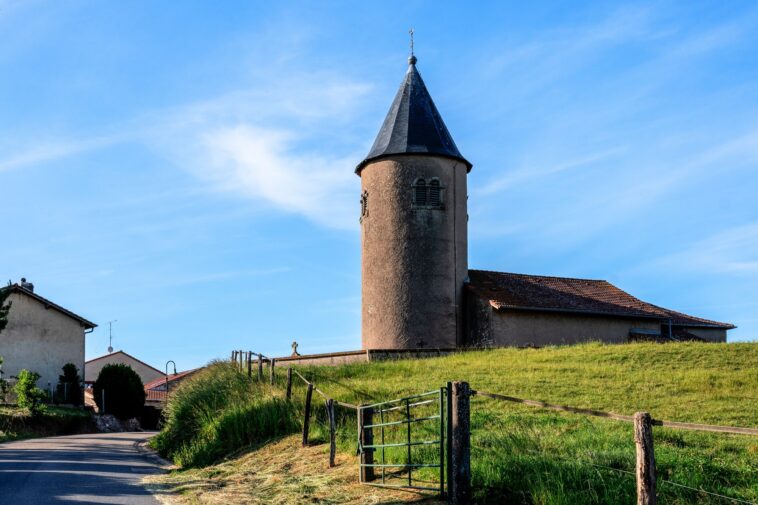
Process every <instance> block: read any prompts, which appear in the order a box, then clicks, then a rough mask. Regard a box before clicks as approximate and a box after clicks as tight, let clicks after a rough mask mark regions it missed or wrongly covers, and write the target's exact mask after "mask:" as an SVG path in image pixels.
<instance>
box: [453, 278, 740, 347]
mask: <svg viewBox="0 0 758 505" xmlns="http://www.w3.org/2000/svg"><path fill="white" fill-rule="evenodd" d="M465 293H466V308H467V313H466V317H465V323H466V324H465V326H466V345H467V346H469V347H502V346H538V347H539V346H543V345H554V344H575V343H579V342H591V341H601V342H607V343H623V342H629V341H634V340H655V341H678V340H698V341H705V342H726V331H727V330H730V329H732V328H734V325H731V324H728V323H720V322H718V321H711V320H708V319H703V318H700V317H695V316H690V315H687V314H683V313H681V312H676V311H674V310H669V309H665V308H663V307H659V306H657V305H653V304H651V303H647V302H645V301H642V300H640V299H638V298H635V297H634V296H632V295H630V294H629V293H627V292H625V291H622V290H621V289H619V288H617V287H616V286H614V285H613V284H611V283H609V282H608V281H603V280H590V279H572V278H565V277H548V276H542V275H526V274H513V273H505V272H488V271H483V270H469V282H468V283H467V284H466V287H465Z"/></svg>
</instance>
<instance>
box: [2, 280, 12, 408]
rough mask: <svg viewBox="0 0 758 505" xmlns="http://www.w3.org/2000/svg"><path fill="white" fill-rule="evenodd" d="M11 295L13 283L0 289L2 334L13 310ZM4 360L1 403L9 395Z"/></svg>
mask: <svg viewBox="0 0 758 505" xmlns="http://www.w3.org/2000/svg"><path fill="white" fill-rule="evenodd" d="M10 295H11V283H10V281H8V286H6V287H4V288H0V333H2V332H3V330H4V329H5V327H6V326H8V312H10V310H11V302H8V303H5V302H7V301H8V297H9V296H10ZM2 367H3V358H2V356H0V401H3V402H4V401H5V395H6V393H8V382H7V381H6V380H5V379H3V373H2Z"/></svg>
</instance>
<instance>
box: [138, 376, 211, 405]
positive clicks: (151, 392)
mask: <svg viewBox="0 0 758 505" xmlns="http://www.w3.org/2000/svg"><path fill="white" fill-rule="evenodd" d="M200 370H202V368H193V369H192V370H185V371H184V372H179V373H175V374H169V375H168V377H166V376H164V377H163V378H162V379H155V380H154V381H152V382H148V383H145V402H146V403H147V404H151V405H152V404H153V403H158V404H163V403H165V401H166V398H167V397H168V394H167V393H168V392H171V391H173V390H174V388H176V387H178V386H179V384H180V383H181V382H182V381H184V380H186V379H189V378H190V377H192V376H193V375H195V374H196V373H197V372H199V371H200Z"/></svg>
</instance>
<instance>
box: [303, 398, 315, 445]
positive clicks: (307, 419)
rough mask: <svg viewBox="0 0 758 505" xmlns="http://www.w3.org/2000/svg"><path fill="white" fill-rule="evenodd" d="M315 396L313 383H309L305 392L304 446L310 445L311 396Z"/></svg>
mask: <svg viewBox="0 0 758 505" xmlns="http://www.w3.org/2000/svg"><path fill="white" fill-rule="evenodd" d="M312 397H313V384H311V383H308V390H307V391H306V393H305V419H304V420H303V447H305V446H307V445H308V429H309V428H310V423H311V398H312Z"/></svg>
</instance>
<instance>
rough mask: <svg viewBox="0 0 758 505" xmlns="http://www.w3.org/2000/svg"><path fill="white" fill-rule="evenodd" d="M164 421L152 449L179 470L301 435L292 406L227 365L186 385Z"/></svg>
mask: <svg viewBox="0 0 758 505" xmlns="http://www.w3.org/2000/svg"><path fill="white" fill-rule="evenodd" d="M163 415H164V423H163V431H161V433H159V434H158V436H156V437H155V438H154V439H153V442H152V444H153V447H155V448H156V449H157V450H158V451H160V452H161V453H162V454H164V455H165V456H167V457H169V458H171V459H173V460H174V462H175V463H177V464H179V465H182V466H203V465H207V464H210V463H213V462H214V461H217V460H219V459H221V458H223V457H225V456H228V455H229V454H232V453H235V452H237V451H239V450H240V449H241V448H244V447H250V446H252V445H255V444H259V443H262V442H265V441H268V440H271V439H273V438H276V437H279V436H282V435H286V434H290V433H294V432H296V431H298V430H299V429H300V423H299V417H298V414H297V409H296V406H294V405H293V404H292V403H291V402H288V401H286V400H285V399H283V398H281V397H280V396H276V394H275V391H274V389H273V388H271V387H270V386H268V385H265V384H261V383H259V382H257V381H254V380H250V379H248V378H247V377H246V376H245V375H244V374H241V373H239V372H237V371H236V370H235V368H234V366H232V365H230V364H229V363H225V362H216V363H212V364H211V365H209V366H208V367H207V368H206V369H205V370H203V371H201V372H199V373H197V374H196V375H195V376H193V377H192V378H191V379H188V380H186V381H184V382H183V383H182V384H181V385H180V386H179V387H178V388H177V389H176V391H174V392H173V393H172V395H171V397H170V398H169V401H168V404H167V405H166V408H165V410H164V411H163Z"/></svg>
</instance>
